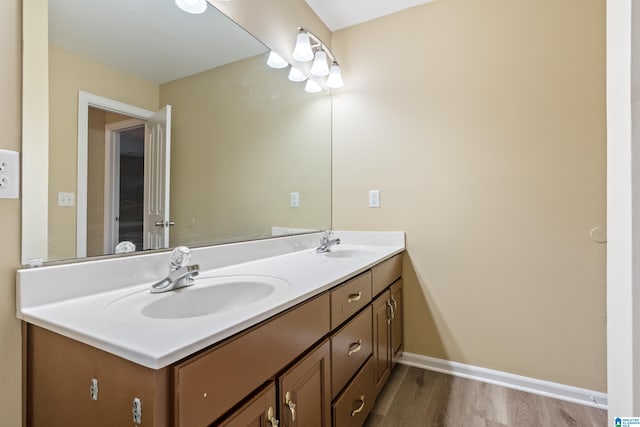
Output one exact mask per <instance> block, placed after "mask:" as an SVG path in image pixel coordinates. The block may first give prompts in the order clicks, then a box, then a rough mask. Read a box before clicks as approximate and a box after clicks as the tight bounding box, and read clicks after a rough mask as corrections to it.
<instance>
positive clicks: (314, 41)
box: [298, 27, 339, 65]
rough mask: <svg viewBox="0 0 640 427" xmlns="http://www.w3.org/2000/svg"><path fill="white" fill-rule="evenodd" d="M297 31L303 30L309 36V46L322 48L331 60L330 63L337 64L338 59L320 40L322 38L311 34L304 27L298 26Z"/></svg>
mask: <svg viewBox="0 0 640 427" xmlns="http://www.w3.org/2000/svg"><path fill="white" fill-rule="evenodd" d="M298 31H299V32H305V33H307V34H308V35H309V38H310V39H311V41H312V44H311V48H312V49H319V50H323V51H324V53H326V54H327V56H328V57H329V59H330V60H331V63H332V64H336V65H339V64H338V60H337V59H336V56H335V55H334V54H333V52H331V49H329V48H328V47H327V45H326V44H325V43H324V42H323V41H322V39H321V38H320V37H318V36H316V35H315V34H313V33H312V32H311V31H309V30H307V29H306V28H303V27H298Z"/></svg>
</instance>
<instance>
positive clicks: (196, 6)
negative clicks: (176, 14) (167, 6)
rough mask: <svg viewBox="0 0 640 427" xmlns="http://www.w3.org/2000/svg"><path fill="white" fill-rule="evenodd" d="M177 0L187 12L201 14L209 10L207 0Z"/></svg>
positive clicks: (179, 5) (180, 6)
mask: <svg viewBox="0 0 640 427" xmlns="http://www.w3.org/2000/svg"><path fill="white" fill-rule="evenodd" d="M175 2H176V5H177V6H178V7H179V8H180V9H182V10H184V11H185V12H187V13H193V14H199V13H204V11H205V10H207V0H175Z"/></svg>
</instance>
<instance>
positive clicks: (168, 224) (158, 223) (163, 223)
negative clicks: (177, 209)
mask: <svg viewBox="0 0 640 427" xmlns="http://www.w3.org/2000/svg"><path fill="white" fill-rule="evenodd" d="M154 225H155V226H156V227H173V226H174V225H176V223H175V222H174V221H156V222H155V223H154Z"/></svg>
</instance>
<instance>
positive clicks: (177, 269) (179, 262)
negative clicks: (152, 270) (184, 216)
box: [151, 246, 200, 294]
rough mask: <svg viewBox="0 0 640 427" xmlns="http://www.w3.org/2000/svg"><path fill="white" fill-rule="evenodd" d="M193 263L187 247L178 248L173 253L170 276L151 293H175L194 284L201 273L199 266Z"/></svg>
mask: <svg viewBox="0 0 640 427" xmlns="http://www.w3.org/2000/svg"><path fill="white" fill-rule="evenodd" d="M190 262H191V251H190V250H189V248H187V247H186V246H178V247H177V248H175V249H174V250H173V251H171V260H170V265H169V275H168V276H167V277H165V278H164V279H162V280H160V281H159V282H157V283H154V284H153V285H152V286H151V293H152V294H157V293H160V292H168V291H173V290H175V289H180V288H185V287H187V286H191V285H193V284H194V282H195V281H194V280H193V278H194V277H195V276H197V275H198V274H199V273H200V266H199V265H198V264H191V265H190V264H189V263H190Z"/></svg>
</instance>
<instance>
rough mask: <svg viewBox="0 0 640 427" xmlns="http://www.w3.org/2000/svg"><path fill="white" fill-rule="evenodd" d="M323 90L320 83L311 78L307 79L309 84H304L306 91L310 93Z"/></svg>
mask: <svg viewBox="0 0 640 427" xmlns="http://www.w3.org/2000/svg"><path fill="white" fill-rule="evenodd" d="M321 90H322V88H321V87H320V85H319V84H318V83H316V82H315V81H313V80H311V79H309V80H307V84H306V85H305V86H304V91H305V92H309V93H318V92H320V91H321Z"/></svg>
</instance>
